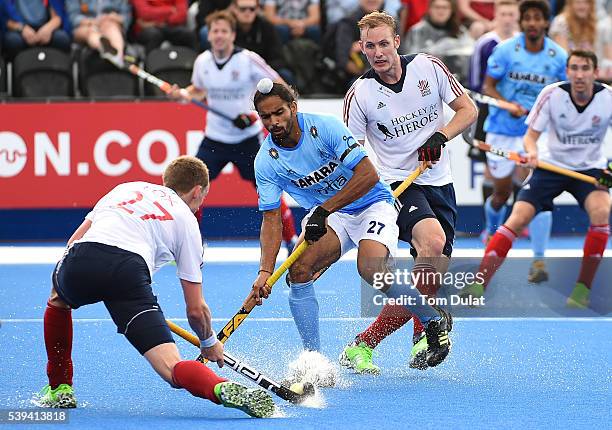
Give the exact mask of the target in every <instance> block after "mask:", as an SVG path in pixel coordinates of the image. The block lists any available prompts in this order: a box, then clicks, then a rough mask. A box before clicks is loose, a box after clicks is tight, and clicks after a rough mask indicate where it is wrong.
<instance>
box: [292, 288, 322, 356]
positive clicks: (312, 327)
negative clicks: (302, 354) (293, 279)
mask: <svg viewBox="0 0 612 430" xmlns="http://www.w3.org/2000/svg"><path fill="white" fill-rule="evenodd" d="M289 308H290V309H291V315H293V321H295V325H296V326H297V329H298V331H299V332H300V337H301V338H302V344H303V345H304V348H305V349H309V350H312V351H319V350H320V349H321V339H320V337H319V302H318V301H317V296H316V295H315V291H314V285H313V281H309V282H304V283H303V284H294V283H291V288H290V291H289Z"/></svg>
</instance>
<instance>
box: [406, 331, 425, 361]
mask: <svg viewBox="0 0 612 430" xmlns="http://www.w3.org/2000/svg"><path fill="white" fill-rule="evenodd" d="M410 367H411V368H412V369H419V370H426V369H427V367H428V366H427V336H426V335H425V332H424V331H422V332H420V333H416V334H415V335H414V336H413V337H412V350H411V351H410Z"/></svg>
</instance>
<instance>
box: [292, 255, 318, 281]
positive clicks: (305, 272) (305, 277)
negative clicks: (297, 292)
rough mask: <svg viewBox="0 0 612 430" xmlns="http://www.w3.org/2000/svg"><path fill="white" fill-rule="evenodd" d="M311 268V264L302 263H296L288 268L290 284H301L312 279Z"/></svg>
mask: <svg viewBox="0 0 612 430" xmlns="http://www.w3.org/2000/svg"><path fill="white" fill-rule="evenodd" d="M312 275H313V267H312V264H310V263H307V262H304V261H300V260H298V261H296V262H295V263H293V264H292V265H291V267H290V268H289V277H290V278H291V282H295V283H302V282H308V281H310V280H311V279H312Z"/></svg>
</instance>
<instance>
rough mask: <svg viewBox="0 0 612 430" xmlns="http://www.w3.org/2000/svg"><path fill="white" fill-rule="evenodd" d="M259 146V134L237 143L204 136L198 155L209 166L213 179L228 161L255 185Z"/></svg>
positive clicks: (209, 173)
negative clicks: (256, 158)
mask: <svg viewBox="0 0 612 430" xmlns="http://www.w3.org/2000/svg"><path fill="white" fill-rule="evenodd" d="M259 146H260V142H259V134H256V135H255V136H253V137H249V138H248V139H245V140H243V141H242V142H240V143H236V144H228V143H222V142H218V141H216V140H212V139H209V138H207V137H204V139H203V140H202V143H201V144H200V147H199V148H198V153H197V154H196V157H198V158H199V159H200V160H202V161H203V162H204V163H205V164H206V166H207V167H208V175H209V177H210V180H211V181H212V180H213V179H215V178H216V177H217V176H219V173H221V170H223V168H224V167H225V166H226V165H227V163H232V164H234V166H236V168H237V169H238V171H239V172H240V176H241V177H242V179H245V180H247V181H250V182H252V183H253V185H255V156H256V155H257V152H258V151H259Z"/></svg>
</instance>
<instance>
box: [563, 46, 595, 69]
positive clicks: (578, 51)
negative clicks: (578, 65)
mask: <svg viewBox="0 0 612 430" xmlns="http://www.w3.org/2000/svg"><path fill="white" fill-rule="evenodd" d="M572 57H580V58H586V59H587V60H591V63H593V68H594V69H596V68H597V55H595V53H594V52H592V51H585V50H582V49H576V50H575V51H571V52H570V53H569V55H568V56H567V63H566V66H569V62H570V58H572Z"/></svg>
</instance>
